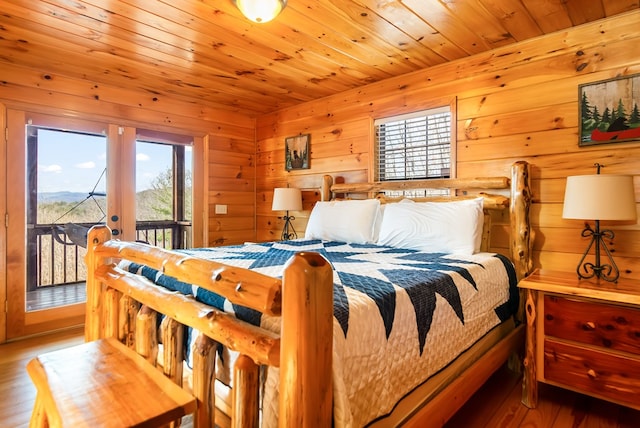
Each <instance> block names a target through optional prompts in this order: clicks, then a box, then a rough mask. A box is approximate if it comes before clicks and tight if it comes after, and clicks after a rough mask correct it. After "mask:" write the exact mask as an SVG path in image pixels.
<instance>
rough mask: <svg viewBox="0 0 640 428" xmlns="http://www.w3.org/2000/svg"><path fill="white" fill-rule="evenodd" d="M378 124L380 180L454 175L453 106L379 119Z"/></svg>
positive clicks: (376, 124)
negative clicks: (452, 163)
mask: <svg viewBox="0 0 640 428" xmlns="http://www.w3.org/2000/svg"><path fill="white" fill-rule="evenodd" d="M374 126H375V133H376V163H377V165H376V172H377V177H376V179H377V180H379V181H388V180H410V179H424V178H445V177H449V176H450V171H451V107H450V106H446V107H440V108H436V109H430V110H423V111H419V112H415V113H411V114H405V115H400V116H393V117H387V118H382V119H377V120H375V122H374Z"/></svg>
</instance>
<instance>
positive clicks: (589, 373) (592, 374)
mask: <svg viewBox="0 0 640 428" xmlns="http://www.w3.org/2000/svg"><path fill="white" fill-rule="evenodd" d="M587 376H589V379H595V378H597V377H598V374H597V373H596V371H595V370H593V369H589V370H587Z"/></svg>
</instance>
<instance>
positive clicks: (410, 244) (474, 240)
mask: <svg viewBox="0 0 640 428" xmlns="http://www.w3.org/2000/svg"><path fill="white" fill-rule="evenodd" d="M483 223H484V215H483V212H482V198H476V199H469V200H463V201H453V202H419V203H413V204H406V203H397V204H389V205H388V206H387V207H386V208H385V212H384V217H383V219H382V224H381V226H380V238H379V240H378V244H380V245H388V246H391V247H397V248H409V249H415V250H420V251H427V252H433V253H458V254H473V253H476V252H478V251H480V244H481V242H482V227H483Z"/></svg>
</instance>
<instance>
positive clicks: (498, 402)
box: [0, 328, 640, 428]
mask: <svg viewBox="0 0 640 428" xmlns="http://www.w3.org/2000/svg"><path fill="white" fill-rule="evenodd" d="M83 340H84V339H83V331H82V329H80V328H74V329H70V330H65V331H61V332H56V333H52V334H49V335H45V336H38V337H32V338H29V339H25V340H21V341H18V342H12V343H9V344H4V345H0V397H2V399H1V400H0V427H3V428H18V427H27V426H28V425H29V418H30V417H31V409H32V406H33V402H34V400H35V388H34V387H33V385H32V383H31V380H30V379H29V376H28V375H27V372H26V370H25V365H26V364H27V362H28V361H29V360H30V359H31V358H33V357H34V356H35V355H37V354H40V353H43V352H48V351H52V350H55V349H60V348H63V347H66V346H73V345H76V344H79V343H82V341H83ZM520 380H521V378H520V376H518V375H516V374H515V373H513V372H511V371H509V370H508V369H506V368H504V369H500V370H498V372H496V373H495V374H494V375H493V376H492V377H491V378H490V379H489V381H488V382H487V383H486V384H485V385H484V386H483V387H482V388H481V389H480V390H479V391H478V392H477V393H476V394H475V395H474V396H473V397H472V398H471V400H469V401H468V402H467V403H466V404H465V405H464V407H462V409H460V411H459V412H458V413H457V414H456V415H455V416H454V417H453V418H452V419H451V420H450V421H449V422H448V423H447V424H446V428H460V427H464V428H480V427H491V428H493V427H501V428H515V427H530V428H566V427H572V428H590V427H609V428H616V427H620V428H623V427H624V428H626V427H629V428H631V427H638V426H640V411H637V410H633V409H629V408H626V407H622V406H618V405H615V404H612V403H608V402H606V401H602V400H597V399H594V398H590V397H587V396H584V395H581V394H577V393H574V392H570V391H565V390H563V389H560V388H555V387H552V386H549V385H540V399H539V405H538V407H537V408H536V409H533V410H531V409H528V408H526V407H525V406H523V405H522V404H521V403H520V396H521V391H522V387H521V382H520Z"/></svg>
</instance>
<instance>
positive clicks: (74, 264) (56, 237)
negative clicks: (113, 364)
mask: <svg viewBox="0 0 640 428" xmlns="http://www.w3.org/2000/svg"><path fill="white" fill-rule="evenodd" d="M79 225H80V226H86V227H91V226H93V223H79ZM59 226H60V225H54V224H36V225H33V226H30V227H28V229H27V235H28V236H27V242H28V245H27V259H28V260H27V291H35V290H37V289H40V288H42V287H52V286H61V285H69V284H78V283H82V282H84V281H85V280H86V277H87V272H86V267H85V264H84V256H85V254H86V249H85V248H83V247H82V246H79V245H76V244H75V243H73V242H72V241H71V239H70V237H69V236H68V235H67V233H66V232H65V231H64V230H63V229H62V228H60V227H59ZM136 239H137V240H138V241H141V242H146V243H148V244H151V245H155V246H158V247H162V248H167V249H178V248H190V247H191V222H186V221H181V222H176V221H171V220H169V221H140V222H137V224H136Z"/></svg>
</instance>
